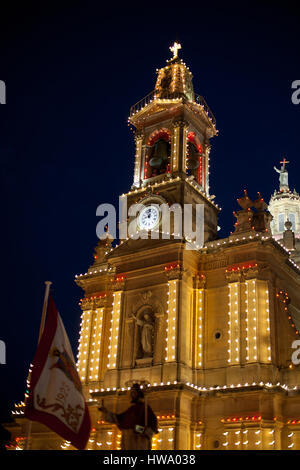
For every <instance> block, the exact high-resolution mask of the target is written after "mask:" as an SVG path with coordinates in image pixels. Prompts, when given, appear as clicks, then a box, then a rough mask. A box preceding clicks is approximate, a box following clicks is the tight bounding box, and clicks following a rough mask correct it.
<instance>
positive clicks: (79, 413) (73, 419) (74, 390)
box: [25, 296, 91, 449]
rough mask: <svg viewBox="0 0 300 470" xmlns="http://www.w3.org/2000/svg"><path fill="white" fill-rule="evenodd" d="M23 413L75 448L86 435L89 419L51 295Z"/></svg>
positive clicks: (82, 441) (84, 440)
mask: <svg viewBox="0 0 300 470" xmlns="http://www.w3.org/2000/svg"><path fill="white" fill-rule="evenodd" d="M25 416H26V417H27V418H28V419H30V420H32V421H38V422H40V423H43V424H45V425H46V426H48V427H49V428H50V429H51V430H52V431H54V432H56V433H57V434H59V435H60V436H61V437H63V438H64V439H65V440H67V441H69V442H70V443H71V444H72V445H73V446H74V447H76V448H77V449H84V448H85V446H86V444H87V441H88V439H89V435H90V430H91V421H90V415H89V410H88V407H87V405H86V403H85V399H84V395H83V392H82V387H81V382H80V378H79V375H78V372H77V370H76V365H75V361H74V357H73V353H72V349H71V346H70V342H69V339H68V336H67V333H66V331H65V328H64V325H63V322H62V319H61V317H60V315H59V313H58V311H57V309H56V306H55V303H54V301H53V299H52V298H51V296H50V297H49V301H48V315H47V320H46V323H45V327H44V330H43V333H42V336H41V339H40V341H39V344H38V347H37V351H36V354H35V356H34V360H33V362H32V372H31V378H30V388H29V396H28V398H27V400H26V406H25Z"/></svg>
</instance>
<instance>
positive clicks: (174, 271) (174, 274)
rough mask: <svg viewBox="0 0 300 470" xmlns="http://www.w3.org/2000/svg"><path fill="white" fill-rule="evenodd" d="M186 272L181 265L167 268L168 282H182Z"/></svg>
mask: <svg viewBox="0 0 300 470" xmlns="http://www.w3.org/2000/svg"><path fill="white" fill-rule="evenodd" d="M185 271H186V270H185V269H184V268H182V266H180V265H179V264H176V265H174V266H173V265H170V266H166V267H165V273H166V276H167V279H168V281H174V280H175V279H177V280H181V279H182V276H183V274H184V273H185Z"/></svg>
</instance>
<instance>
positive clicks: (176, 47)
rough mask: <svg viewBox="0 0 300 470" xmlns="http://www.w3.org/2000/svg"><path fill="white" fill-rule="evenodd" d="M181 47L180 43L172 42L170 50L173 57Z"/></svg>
mask: <svg viewBox="0 0 300 470" xmlns="http://www.w3.org/2000/svg"><path fill="white" fill-rule="evenodd" d="M179 49H181V44H179V43H178V42H174V44H173V46H171V47H170V51H171V52H173V59H175V58H176V57H178V51H179Z"/></svg>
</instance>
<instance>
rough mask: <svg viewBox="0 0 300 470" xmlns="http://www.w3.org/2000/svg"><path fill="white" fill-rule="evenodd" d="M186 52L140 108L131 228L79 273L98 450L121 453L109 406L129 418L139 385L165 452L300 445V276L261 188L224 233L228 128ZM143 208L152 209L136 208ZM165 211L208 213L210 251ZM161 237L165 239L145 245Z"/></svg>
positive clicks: (84, 359)
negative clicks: (166, 225)
mask: <svg viewBox="0 0 300 470" xmlns="http://www.w3.org/2000/svg"><path fill="white" fill-rule="evenodd" d="M179 47H180V46H179V45H178V44H176V43H175V45H174V47H173V48H172V52H173V57H172V58H171V59H170V60H168V61H167V64H166V66H165V67H163V68H161V69H160V70H158V73H157V81H156V84H155V89H154V91H153V92H152V93H150V94H149V95H147V96H146V97H145V98H144V99H143V100H141V101H140V102H138V103H137V104H136V105H134V106H132V108H131V110H130V116H129V124H130V125H131V126H132V127H133V129H134V133H135V142H136V151H135V157H134V158H135V159H134V176H133V184H132V187H131V188H130V190H129V192H128V193H127V194H124V195H123V199H124V200H126V201H127V206H128V211H129V212H128V213H129V217H128V222H129V224H130V227H131V228H132V232H131V234H127V237H125V239H124V240H122V241H121V243H120V244H119V245H118V246H114V243H113V241H112V240H111V239H110V238H106V239H101V240H99V242H98V245H97V247H96V249H95V254H94V263H93V264H92V266H90V268H89V269H88V271H87V273H85V274H80V275H78V276H76V282H77V284H78V285H79V286H80V287H81V288H82V289H83V291H84V296H83V298H82V300H81V308H82V322H81V330H80V341H79V350H78V364H77V366H78V371H79V374H80V378H81V381H82V383H83V385H84V389H85V394H86V399H87V400H88V403H89V405H90V413H91V417H92V422H93V424H92V433H91V437H90V441H89V444H88V449H97V450H99V449H118V448H120V439H121V433H120V431H119V430H118V429H117V428H116V426H114V425H112V424H110V423H107V422H105V421H104V420H103V416H102V415H101V413H100V412H99V411H98V406H99V403H101V402H102V401H103V402H104V405H105V406H106V407H107V408H108V409H109V410H111V411H113V412H116V413H119V412H122V411H124V410H125V409H126V408H127V407H128V404H129V402H128V396H127V392H126V390H127V387H129V386H130V385H131V384H132V383H135V382H137V383H140V384H143V386H144V387H145V388H146V395H147V400H148V402H149V404H150V405H151V407H152V409H153V410H154V412H155V413H156V415H157V417H158V423H159V433H158V434H157V435H155V437H154V439H153V449H157V450H168V449H173V450H175V449H194V450H201V449H205V450H207V449H216V450H217V449H222V450H224V449H230V450H241V449H245V450H247V449H254V450H258V449H268V450H273V449H292V448H294V449H300V411H299V410H300V389H299V384H300V372H299V368H298V364H297V354H296V356H295V355H294V356H293V353H294V352H295V349H294V341H295V340H299V331H298V328H300V310H299V309H300V269H299V268H298V266H297V265H295V263H293V262H292V261H291V259H290V257H289V252H288V251H287V250H286V249H284V247H283V246H281V245H280V244H279V243H278V242H277V241H276V240H275V239H274V238H273V237H272V233H271V225H270V224H271V222H272V216H271V215H270V213H269V212H268V210H267V205H266V204H265V202H264V200H263V198H262V197H261V195H260V194H259V195H258V196H257V198H256V199H254V200H252V199H251V198H250V197H249V196H248V194H247V192H245V193H244V195H243V196H242V197H241V198H239V199H238V205H239V210H236V211H235V212H234V215H235V217H236V222H235V225H234V231H233V233H232V234H230V235H229V236H228V237H227V238H224V239H219V238H218V235H217V226H218V213H219V207H218V206H217V205H216V204H215V203H214V197H213V196H211V195H210V191H209V177H210V175H209V151H210V139H211V138H212V137H214V136H216V134H217V130H216V122H215V118H214V117H213V115H212V113H211V111H210V109H209V108H208V106H207V104H206V103H205V101H204V99H203V98H202V97H200V96H198V95H196V94H195V93H194V89H193V83H192V74H191V72H190V70H189V69H188V67H187V66H186V65H185V64H184V63H183V61H182V60H181V59H180V58H179V57H178V50H179ZM136 203H142V204H143V207H144V208H143V209H142V211H141V213H137V214H135V213H130V208H133V207H135V206H134V204H136ZM163 204H165V205H167V207H169V208H171V207H172V206H173V205H174V204H179V205H180V206H181V207H182V206H183V205H184V204H191V205H192V207H193V209H194V211H195V208H196V206H197V205H200V206H201V207H202V208H203V209H204V212H203V214H204V217H203V222H204V236H203V238H204V244H203V246H202V245H199V246H198V245H197V244H195V243H194V242H193V240H192V241H191V240H190V239H189V237H186V236H185V235H182V234H181V236H179V237H177V233H176V231H175V222H174V219H172V220H173V227H172V229H171V233H169V234H166V233H165V232H164V230H163V227H162V220H161V214H160V212H157V206H158V205H163ZM183 217H184V214H183ZM150 230H152V231H154V232H155V231H156V232H157V237H156V238H155V237H154V238H151V239H150V238H148V236H147V237H146V238H142V237H140V238H138V237H135V234H136V233H138V232H139V231H144V232H146V233H148V232H149V231H150ZM108 231H110V227H108ZM164 235H170V236H169V237H166V236H165V237H164ZM298 325H299V327H298ZM299 356H300V355H299ZM293 358H294V359H293ZM18 419H19V420H18V422H21V418H20V416H18ZM35 432H36V434H35ZM32 436H33V437H32V443H31V447H32V448H49V447H51V446H52V447H51V448H55V446H56V448H60V447H61V446H62V448H66V446H67V445H68V443H63V442H62V440H61V439H60V438H59V436H55V435H54V434H53V433H52V437H51V439H50V437H49V435H47V434H46V433H45V435H44V438H43V437H42V434H41V433H40V431H39V429H38V427H37V428H36V430H33V432H32ZM50 441H51V445H50V444H49V443H50ZM47 446H48V447H47Z"/></svg>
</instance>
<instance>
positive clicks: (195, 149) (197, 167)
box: [186, 132, 205, 185]
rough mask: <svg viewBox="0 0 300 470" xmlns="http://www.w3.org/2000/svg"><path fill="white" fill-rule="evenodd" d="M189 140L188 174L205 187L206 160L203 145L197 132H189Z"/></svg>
mask: <svg viewBox="0 0 300 470" xmlns="http://www.w3.org/2000/svg"><path fill="white" fill-rule="evenodd" d="M187 140H188V145H187V156H186V172H187V174H190V175H194V177H195V180H196V181H197V182H198V183H199V184H201V185H204V183H205V182H204V159H203V151H202V147H201V144H200V142H199V139H198V138H197V137H196V134H195V132H189V133H188V135H187Z"/></svg>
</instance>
